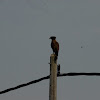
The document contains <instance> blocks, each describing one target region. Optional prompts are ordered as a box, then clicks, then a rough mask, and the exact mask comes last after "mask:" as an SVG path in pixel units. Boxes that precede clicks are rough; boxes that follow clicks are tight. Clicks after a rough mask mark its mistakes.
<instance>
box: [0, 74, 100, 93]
mask: <svg viewBox="0 0 100 100" xmlns="http://www.w3.org/2000/svg"><path fill="white" fill-rule="evenodd" d="M82 75H84V76H100V73H84V72H80V73H76V72H70V73H61V74H57V77H62V76H82ZM49 78H50V76H49V75H48V76H45V77H42V78H40V79H37V80H33V81H30V82H28V83H24V84H20V85H18V86H15V87H12V88H8V89H5V90H3V91H0V94H4V93H7V92H10V91H12V90H16V89H19V88H21V87H25V86H28V85H31V84H34V83H37V82H40V81H42V80H45V79H49Z"/></svg>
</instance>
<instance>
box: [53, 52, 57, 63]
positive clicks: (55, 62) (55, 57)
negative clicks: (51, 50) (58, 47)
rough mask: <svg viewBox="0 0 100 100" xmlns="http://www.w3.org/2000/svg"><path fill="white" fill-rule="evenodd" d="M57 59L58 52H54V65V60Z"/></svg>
mask: <svg viewBox="0 0 100 100" xmlns="http://www.w3.org/2000/svg"><path fill="white" fill-rule="evenodd" d="M57 59H58V52H55V59H54V60H55V63H56V60H57Z"/></svg>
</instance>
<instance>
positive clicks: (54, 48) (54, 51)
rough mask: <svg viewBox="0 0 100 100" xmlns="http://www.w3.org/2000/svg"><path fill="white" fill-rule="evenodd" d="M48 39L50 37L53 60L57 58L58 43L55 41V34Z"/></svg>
mask: <svg viewBox="0 0 100 100" xmlns="http://www.w3.org/2000/svg"><path fill="white" fill-rule="evenodd" d="M49 39H51V40H52V41H51V48H52V50H53V54H54V53H55V61H56V60H57V58H58V52H59V43H58V42H57V41H56V37H55V36H51V37H50V38H49Z"/></svg>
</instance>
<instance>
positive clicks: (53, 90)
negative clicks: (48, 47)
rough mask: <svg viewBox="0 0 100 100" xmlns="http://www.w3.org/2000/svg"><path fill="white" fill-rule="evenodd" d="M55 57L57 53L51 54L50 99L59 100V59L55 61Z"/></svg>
mask: <svg viewBox="0 0 100 100" xmlns="http://www.w3.org/2000/svg"><path fill="white" fill-rule="evenodd" d="M54 59H55V54H51V56H50V86H49V100H57V61H56V62H55V60H54Z"/></svg>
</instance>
